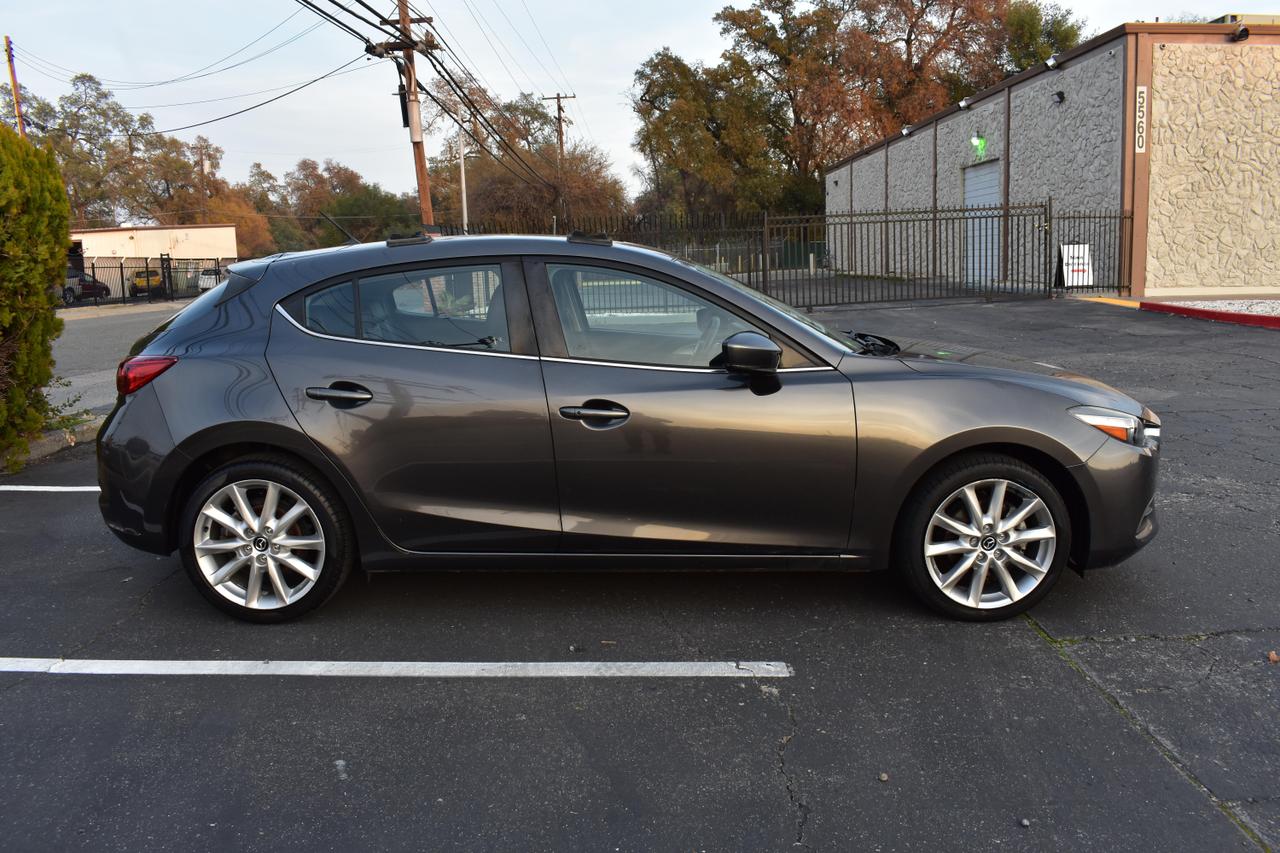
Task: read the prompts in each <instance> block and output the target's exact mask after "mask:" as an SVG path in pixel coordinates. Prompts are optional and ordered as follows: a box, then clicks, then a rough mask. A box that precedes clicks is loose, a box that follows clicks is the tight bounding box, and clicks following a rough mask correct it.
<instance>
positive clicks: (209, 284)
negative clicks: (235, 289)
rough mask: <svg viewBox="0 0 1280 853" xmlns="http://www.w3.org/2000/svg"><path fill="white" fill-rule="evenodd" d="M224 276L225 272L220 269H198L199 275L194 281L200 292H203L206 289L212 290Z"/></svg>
mask: <svg viewBox="0 0 1280 853" xmlns="http://www.w3.org/2000/svg"><path fill="white" fill-rule="evenodd" d="M224 278H226V274H225V273H223V271H222V270H200V277H199V279H197V281H196V286H197V287H198V288H199V289H200V292H201V293H204V292H205V291H206V290H213V289H214V288H215V287H217V286H218V283H219V282H220V281H222V280H223V279H224Z"/></svg>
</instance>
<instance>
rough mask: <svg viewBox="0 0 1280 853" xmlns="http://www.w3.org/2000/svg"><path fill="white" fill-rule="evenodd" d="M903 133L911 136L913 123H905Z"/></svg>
mask: <svg viewBox="0 0 1280 853" xmlns="http://www.w3.org/2000/svg"><path fill="white" fill-rule="evenodd" d="M902 135H903V136H910V135H911V125H909V124H908V125H903V128H902Z"/></svg>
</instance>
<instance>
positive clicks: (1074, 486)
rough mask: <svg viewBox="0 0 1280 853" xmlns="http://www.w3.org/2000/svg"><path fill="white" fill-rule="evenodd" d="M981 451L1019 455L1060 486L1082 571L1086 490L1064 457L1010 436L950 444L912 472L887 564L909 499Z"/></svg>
mask: <svg viewBox="0 0 1280 853" xmlns="http://www.w3.org/2000/svg"><path fill="white" fill-rule="evenodd" d="M1062 450H1063V452H1064V453H1065V452H1066V449H1065V448H1062ZM981 453H995V454H1000V455H1003V456H1009V457H1011V458H1013V459H1017V460H1018V461H1020V462H1023V463H1025V464H1027V465H1029V466H1030V467H1032V468H1034V469H1035V470H1036V471H1038V472H1039V473H1040V474H1041V475H1042V476H1044V477H1045V479H1047V480H1048V481H1049V482H1050V483H1051V484H1052V485H1053V487H1054V488H1055V489H1057V490H1058V494H1059V495H1061V497H1062V501H1063V503H1065V504H1066V505H1067V515H1068V520H1069V522H1070V524H1071V552H1070V554H1069V555H1068V565H1069V566H1071V567H1072V568H1074V569H1076V570H1077V571H1080V567H1081V566H1083V565H1084V563H1085V560H1086V557H1087V555H1088V553H1089V536H1090V519H1089V505H1088V503H1087V502H1086V500H1085V496H1084V492H1083V491H1082V490H1081V488H1080V485H1079V483H1078V482H1076V478H1075V477H1074V476H1072V474H1071V471H1070V470H1069V468H1070V466H1069V465H1068V464H1066V463H1065V462H1064V461H1063V460H1062V458H1060V457H1058V456H1055V455H1054V454H1052V453H1050V452H1049V451H1048V450H1046V449H1044V448H1042V447H1035V446H1032V445H1031V444H1027V443H1022V442H1018V441H1008V440H1004V441H1000V440H989V441H984V442H980V443H977V444H967V443H966V444H964V445H963V446H961V447H958V448H949V449H946V450H943V451H942V452H940V453H937V454H933V455H931V457H930V458H929V459H928V460H927V461H926V462H925V463H924V465H923V467H922V468H921V469H920V470H917V471H913V472H912V475H911V477H910V480H909V482H908V484H907V485H906V487H905V488H904V489H902V490H901V491H900V493H899V495H898V500H897V511H896V512H895V514H894V522H893V535H892V537H891V539H890V545H889V549H888V555H887V556H888V565H889V566H890V567H891V566H892V565H894V563H895V561H896V557H897V555H896V554H894V553H893V549H894V548H895V547H896V543H897V542H898V539H899V533H900V525H902V524H903V523H904V521H903V517H902V516H903V512H902V510H903V507H904V506H905V505H906V503H907V501H909V500H910V499H911V497H912V496H913V495H914V494H915V493H916V492H917V491H918V490H919V489H920V487H921V485H922V484H923V483H924V482H925V481H926V480H927V479H928V478H929V477H930V476H931V475H932V474H933V473H934V472H935V471H937V470H938V469H939V468H941V467H943V466H944V465H947V464H949V463H951V462H952V461H954V460H955V459H956V458H958V457H961V456H968V455H971V454H981ZM1068 458H1070V457H1068Z"/></svg>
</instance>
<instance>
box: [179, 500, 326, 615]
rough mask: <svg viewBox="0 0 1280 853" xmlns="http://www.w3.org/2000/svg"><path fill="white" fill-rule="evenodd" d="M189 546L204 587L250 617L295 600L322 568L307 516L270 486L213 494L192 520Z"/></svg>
mask: <svg viewBox="0 0 1280 853" xmlns="http://www.w3.org/2000/svg"><path fill="white" fill-rule="evenodd" d="M192 545H193V547H194V549H195V557H196V564H197V565H198V566H199V568H200V573H201V574H202V575H203V576H204V579H205V581H206V582H207V583H208V584H209V586H210V587H212V588H213V589H214V590H216V591H217V592H218V594H219V595H221V596H222V597H223V598H225V599H227V600H228V601H230V602H232V603H234V604H238V605H240V606H241V607H246V608H249V609H253V610H275V609H278V608H281V607H284V606H286V605H288V604H293V603H295V602H297V601H300V600H301V599H302V598H303V597H304V596H305V595H306V594H307V593H308V592H310V591H311V589H312V587H314V586H315V584H316V581H317V580H318V579H319V577H320V570H321V568H322V567H323V566H324V554H325V539H324V530H323V529H322V528H321V527H320V520H319V518H317V516H316V513H315V511H314V510H313V509H312V508H311V506H310V505H309V504H308V503H307V502H306V501H305V500H303V498H302V497H301V496H299V495H298V493H297V492H294V491H293V490H292V489H289V488H287V487H286V486H282V485H281V484H279V483H275V482H272V481H270V480H241V481H239V482H236V483H231V484H229V485H226V486H223V487H222V488H221V489H218V491H216V492H214V493H213V494H212V495H211V496H210V497H209V499H208V500H207V501H205V503H204V506H202V507H201V508H200V513H199V514H198V515H197V516H196V523H195V530H194V531H193V539H192Z"/></svg>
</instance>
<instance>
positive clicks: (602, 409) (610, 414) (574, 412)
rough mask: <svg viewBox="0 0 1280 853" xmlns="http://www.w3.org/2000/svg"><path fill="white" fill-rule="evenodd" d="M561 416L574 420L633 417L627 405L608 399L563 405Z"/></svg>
mask: <svg viewBox="0 0 1280 853" xmlns="http://www.w3.org/2000/svg"><path fill="white" fill-rule="evenodd" d="M560 417H562V418H568V419H569V420H572V421H585V422H588V423H589V422H591V421H596V422H600V421H621V420H626V419H627V418H629V417H631V412H629V411H627V409H626V407H625V406H619V405H618V404H617V403H611V402H609V401H608V400H588V401H587V402H586V403H584V404H583V405H581V406H561V407H560Z"/></svg>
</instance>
